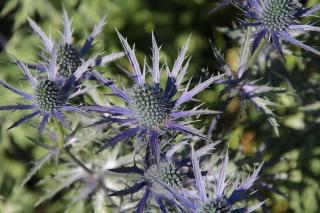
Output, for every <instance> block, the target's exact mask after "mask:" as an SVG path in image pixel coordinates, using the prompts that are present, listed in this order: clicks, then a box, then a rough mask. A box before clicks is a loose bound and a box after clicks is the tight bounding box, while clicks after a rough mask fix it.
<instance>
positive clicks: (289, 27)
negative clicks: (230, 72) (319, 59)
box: [244, 0, 320, 57]
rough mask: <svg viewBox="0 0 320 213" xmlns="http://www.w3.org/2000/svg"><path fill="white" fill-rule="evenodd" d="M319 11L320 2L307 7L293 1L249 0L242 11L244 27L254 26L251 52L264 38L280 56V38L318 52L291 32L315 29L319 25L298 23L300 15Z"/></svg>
mask: <svg viewBox="0 0 320 213" xmlns="http://www.w3.org/2000/svg"><path fill="white" fill-rule="evenodd" d="M319 10H320V4H317V5H315V6H313V7H311V8H303V6H302V4H300V3H299V2H298V1H297V0H263V1H262V2H261V1H258V0H250V1H248V6H247V7H246V9H245V10H244V13H245V16H246V17H247V21H245V22H244V25H245V26H254V27H255V28H256V30H255V32H254V35H253V37H254V41H253V42H252V52H253V51H255V50H256V48H257V47H258V45H259V44H260V42H261V40H262V39H263V38H265V39H266V40H267V41H268V42H270V41H271V42H272V46H273V47H274V48H276V49H277V50H278V51H279V53H280V54H281V56H282V57H283V51H282V47H281V41H282V40H284V41H286V42H289V43H291V44H293V45H296V46H298V47H300V48H302V49H305V50H307V51H310V52H313V53H315V54H318V55H320V52H319V51H318V50H316V49H314V48H312V47H310V46H308V45H306V44H304V43H302V42H301V41H299V40H297V39H296V38H294V37H293V36H292V35H291V32H294V31H296V32H306V31H316V32H319V31H320V28H319V27H316V26H313V24H300V22H299V19H300V18H302V17H309V16H312V15H313V14H314V13H316V12H318V11H319Z"/></svg>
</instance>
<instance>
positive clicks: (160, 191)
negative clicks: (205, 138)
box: [111, 141, 220, 212]
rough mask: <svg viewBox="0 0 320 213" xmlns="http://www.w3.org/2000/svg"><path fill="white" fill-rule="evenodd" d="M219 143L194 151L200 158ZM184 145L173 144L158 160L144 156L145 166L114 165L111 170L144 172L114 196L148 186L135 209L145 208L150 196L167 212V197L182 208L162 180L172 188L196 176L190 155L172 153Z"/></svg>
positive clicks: (138, 210)
mask: <svg viewBox="0 0 320 213" xmlns="http://www.w3.org/2000/svg"><path fill="white" fill-rule="evenodd" d="M218 143H220V141H217V142H215V143H210V144H208V145H206V146H204V147H202V148H201V149H199V150H197V151H195V155H196V156H197V157H198V158H200V157H202V156H203V155H206V154H207V153H208V152H209V151H211V150H212V149H214V147H215V146H216V145H217V144H218ZM185 145H187V141H182V142H180V143H178V144H176V145H174V146H172V147H171V148H170V149H169V150H168V151H167V152H166V153H165V154H164V152H162V154H163V155H162V156H161V158H160V159H159V160H158V161H154V160H153V159H152V160H146V159H145V165H144V168H143V169H141V168H139V167H137V166H136V165H135V166H132V167H121V168H116V169H111V171H112V172H117V173H124V174H130V173H135V174H139V175H140V176H141V178H140V180H138V182H137V183H136V184H134V185H133V186H131V187H129V188H127V189H124V190H121V191H117V192H114V193H112V194H111V196H124V195H130V194H131V195H132V194H134V193H136V192H138V191H140V190H141V189H142V188H145V193H144V195H143V197H142V198H141V199H140V201H139V203H138V205H137V209H136V212H143V210H144V209H145V208H146V207H147V204H148V199H149V197H152V198H154V199H155V200H156V202H157V203H158V206H159V208H160V209H161V210H162V212H167V210H166V207H165V206H164V201H165V202H168V203H169V204H171V205H174V206H176V207H177V208H179V209H180V208H181V207H180V205H179V203H177V202H176V201H175V199H174V197H173V196H172V195H171V193H170V191H168V190H167V188H166V187H165V186H164V185H163V183H165V184H166V185H168V186H170V187H171V188H172V189H181V190H183V187H184V186H185V185H186V183H188V182H190V181H191V180H193V179H194V175H193V174H192V173H190V172H189V171H190V169H192V168H190V166H189V165H188V163H190V161H191V158H185V159H179V160H175V159H174V156H173V155H174V154H175V153H176V151H177V150H178V149H180V148H181V147H183V146H185ZM185 167H188V168H189V169H184V168H185Z"/></svg>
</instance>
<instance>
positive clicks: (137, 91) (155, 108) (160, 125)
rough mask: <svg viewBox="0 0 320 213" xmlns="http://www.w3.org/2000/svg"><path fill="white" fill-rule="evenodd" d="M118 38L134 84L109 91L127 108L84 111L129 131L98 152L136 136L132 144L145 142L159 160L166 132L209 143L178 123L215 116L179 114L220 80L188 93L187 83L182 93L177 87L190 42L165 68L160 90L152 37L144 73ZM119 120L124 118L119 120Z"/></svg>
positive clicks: (157, 53) (191, 112)
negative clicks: (105, 115)
mask: <svg viewBox="0 0 320 213" xmlns="http://www.w3.org/2000/svg"><path fill="white" fill-rule="evenodd" d="M118 35H119V38H120V41H121V43H122V46H123V48H124V50H125V53H126V55H127V57H128V59H129V61H130V64H131V66H132V69H133V75H132V76H130V77H131V78H132V80H133V81H134V85H133V86H132V87H131V88H130V89H127V90H126V91H121V90H119V89H118V90H113V92H114V94H115V95H116V96H118V97H120V98H122V99H123V100H124V101H125V102H126V103H127V106H125V107H122V106H111V107H103V106H89V107H86V109H87V110H88V111H95V112H100V113H109V114H110V115H111V116H110V119H111V121H112V119H114V118H118V119H116V120H115V121H116V122H118V123H120V124H123V125H128V126H129V128H128V129H126V130H124V131H122V132H120V133H118V134H117V135H116V136H115V137H113V138H111V139H110V140H109V141H107V142H106V143H105V144H104V145H103V146H102V147H101V148H100V149H99V151H102V150H104V149H106V148H108V147H110V146H113V145H115V144H116V143H118V142H119V141H120V140H126V139H128V138H130V137H132V136H135V135H136V136H137V138H136V143H138V142H141V141H144V140H146V141H147V143H148V145H149V146H150V147H151V151H152V153H153V155H154V156H155V157H156V158H159V157H160V153H159V151H160V149H159V137H160V136H163V135H166V134H168V133H169V132H170V131H176V132H183V133H187V134H191V135H195V136H198V137H201V138H203V139H205V140H209V139H207V138H206V136H205V135H203V134H202V133H201V132H200V131H199V130H197V129H195V128H193V127H192V126H190V125H188V124H187V123H184V122H182V121H180V120H181V119H182V118H184V117H190V116H195V115H202V114H215V113H217V112H216V111H212V110H199V109H197V108H199V106H198V107H195V108H194V109H192V110H187V111H183V110H179V107H180V106H181V105H182V104H184V103H186V102H188V101H190V100H192V99H193V98H194V97H195V96H196V95H197V94H198V93H200V92H201V91H203V90H204V89H206V88H207V87H209V86H210V85H211V84H212V83H214V82H216V81H218V80H219V79H221V77H222V76H220V75H219V76H212V77H210V78H209V79H207V80H205V81H203V82H201V83H199V84H198V85H196V86H195V87H194V88H193V89H191V90H189V85H190V83H191V82H190V81H189V82H188V84H187V86H186V87H185V88H184V89H182V86H181V84H182V82H183V80H184V77H185V74H186V72H187V69H188V65H189V60H188V61H187V62H186V63H185V64H183V63H184V60H185V55H186V52H187V49H188V43H189V39H190V38H189V39H188V40H187V42H186V43H185V44H184V46H183V48H182V50H181V51H180V53H179V55H178V57H177V59H176V61H175V63H174V66H173V68H172V70H170V69H169V67H168V66H167V67H166V72H165V74H166V81H167V82H166V86H165V87H164V88H162V87H161V85H160V77H161V73H162V72H161V70H162V69H161V68H160V67H159V61H160V51H159V47H158V45H157V43H156V40H155V38H154V36H153V35H152V67H151V68H150V69H148V70H146V67H147V65H145V66H144V70H143V71H141V69H140V65H139V63H138V61H137V58H136V56H135V54H134V50H133V49H132V48H130V46H129V44H128V42H127V40H126V39H124V38H123V36H122V35H121V34H120V33H118ZM148 71H149V72H150V73H151V75H152V83H150V84H148V83H147V82H146V75H147V72H148ZM179 90H182V91H183V92H182V94H181V95H180V96H179V97H176V96H177V94H178V91H179ZM123 116H126V117H127V118H125V119H123V118H121V117H123ZM110 119H106V121H110ZM99 124H101V122H99ZM209 141H210V140H209Z"/></svg>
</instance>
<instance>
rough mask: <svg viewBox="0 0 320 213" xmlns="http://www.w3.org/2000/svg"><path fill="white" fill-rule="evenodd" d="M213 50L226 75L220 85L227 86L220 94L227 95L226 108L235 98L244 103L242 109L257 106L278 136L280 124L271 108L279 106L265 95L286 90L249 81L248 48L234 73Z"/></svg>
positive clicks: (243, 52)
mask: <svg viewBox="0 0 320 213" xmlns="http://www.w3.org/2000/svg"><path fill="white" fill-rule="evenodd" d="M212 49H213V52H214V55H215V57H216V59H217V60H218V62H219V64H220V67H221V69H222V71H223V72H225V74H226V79H225V80H223V81H220V83H222V84H224V85H225V86H226V87H225V88H224V89H223V90H222V91H221V93H220V96H223V95H225V94H226V95H227V99H226V101H225V103H224V107H226V106H227V105H228V104H229V103H230V101H231V100H232V99H233V98H234V97H236V96H237V97H240V100H241V102H242V105H241V107H243V106H245V104H246V103H247V102H249V103H251V104H252V105H253V106H255V107H256V108H257V109H258V110H259V111H261V112H262V113H263V114H264V115H265V116H266V117H267V120H268V122H269V123H270V125H271V126H272V128H273V130H274V132H275V134H276V135H277V136H278V135H279V131H278V126H279V124H278V122H277V120H276V118H275V117H276V115H275V114H274V113H273V112H272V110H271V109H270V108H269V106H276V105H277V104H275V103H273V102H271V101H269V100H268V99H267V98H266V97H265V95H267V94H278V93H283V92H285V91H286V90H285V89H283V88H278V87H270V86H267V85H258V84H257V82H258V81H250V80H248V79H247V71H248V70H247V62H248V52H249V48H247V47H246V45H244V46H243V47H242V50H241V54H240V63H239V68H238V70H237V71H236V72H233V71H232V70H231V68H230V67H229V66H228V64H227V63H226V62H225V60H224V58H223V56H222V55H221V54H220V52H219V50H218V49H217V48H216V47H214V46H212ZM243 111H244V109H243ZM214 123H216V121H215V120H213V122H212V124H214ZM212 128H213V126H211V127H210V130H209V132H211V131H212Z"/></svg>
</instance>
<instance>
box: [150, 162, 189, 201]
mask: <svg viewBox="0 0 320 213" xmlns="http://www.w3.org/2000/svg"><path fill="white" fill-rule="evenodd" d="M144 177H145V179H146V181H147V182H148V183H149V184H151V187H150V188H151V190H152V192H153V193H154V194H158V195H165V194H166V190H165V188H164V187H163V186H162V185H161V184H159V180H160V181H163V182H164V183H166V184H168V185H169V186H171V187H173V188H182V181H183V179H184V176H183V175H182V174H181V173H180V172H179V170H178V169H177V167H176V166H175V165H174V164H172V163H169V162H159V163H156V164H153V165H151V166H150V167H149V168H148V169H147V170H146V171H145V172H144Z"/></svg>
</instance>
